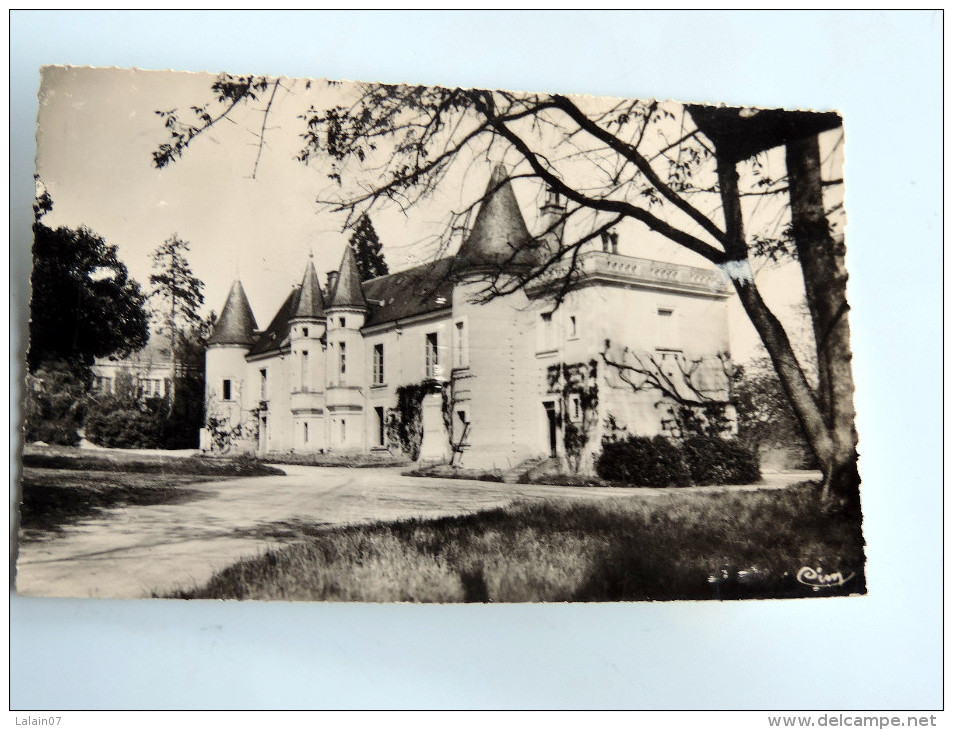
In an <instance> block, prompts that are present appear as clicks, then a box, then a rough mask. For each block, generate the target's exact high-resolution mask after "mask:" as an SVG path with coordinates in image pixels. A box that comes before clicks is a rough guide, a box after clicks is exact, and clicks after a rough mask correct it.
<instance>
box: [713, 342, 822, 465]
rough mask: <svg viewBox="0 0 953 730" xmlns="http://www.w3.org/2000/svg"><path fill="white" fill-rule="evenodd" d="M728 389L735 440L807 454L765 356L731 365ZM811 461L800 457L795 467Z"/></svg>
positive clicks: (753, 447) (756, 447)
mask: <svg viewBox="0 0 953 730" xmlns="http://www.w3.org/2000/svg"><path fill="white" fill-rule="evenodd" d="M731 391H732V402H733V403H734V406H735V412H736V414H737V427H738V439H739V440H740V441H742V442H743V443H744V444H745V445H746V446H747V447H748V448H749V449H751V450H752V451H758V450H761V449H765V448H788V449H789V448H794V449H795V450H797V451H799V452H801V454H802V455H805V456H806V455H808V454H810V447H809V446H808V443H807V439H805V437H804V431H803V429H802V428H801V424H800V423H799V422H798V420H797V416H796V415H795V413H794V409H793V408H792V407H791V403H790V401H789V400H788V398H787V396H786V395H785V393H784V388H782V387H781V381H780V380H779V379H778V375H777V373H776V372H775V371H774V368H773V367H772V365H771V360H770V359H769V358H768V357H767V356H766V355H765V356H763V357H758V358H755V359H753V360H751V361H749V362H747V363H745V364H744V365H735V366H734V368H733V372H732V373H731ZM805 461H806V463H805ZM811 461H812V459H811V458H810V457H808V458H807V459H806V460H805V459H802V460H801V462H802V463H801V464H799V465H798V466H802V465H803V466H810V465H812V464H811Z"/></svg>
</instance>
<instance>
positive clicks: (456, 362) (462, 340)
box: [453, 320, 470, 368]
mask: <svg viewBox="0 0 953 730" xmlns="http://www.w3.org/2000/svg"><path fill="white" fill-rule="evenodd" d="M469 365H470V351H469V343H468V342H467V327H466V322H465V321H463V320H460V321H459V322H456V323H454V326H453V366H454V367H455V368H465V367H468V366H469Z"/></svg>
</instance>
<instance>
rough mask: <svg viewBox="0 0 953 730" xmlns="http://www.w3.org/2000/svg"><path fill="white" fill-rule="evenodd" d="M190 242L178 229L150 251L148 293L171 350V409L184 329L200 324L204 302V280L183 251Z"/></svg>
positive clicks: (173, 404) (186, 250) (173, 401)
mask: <svg viewBox="0 0 953 730" xmlns="http://www.w3.org/2000/svg"><path fill="white" fill-rule="evenodd" d="M189 247H190V244H189V242H188V241H184V240H182V239H181V238H179V235H178V234H177V233H174V234H172V237H171V238H168V239H166V241H165V242H164V243H163V244H162V245H161V246H159V247H158V248H157V249H156V250H155V251H154V252H153V253H152V266H153V270H154V271H155V273H154V274H152V276H150V277H149V283H150V284H151V285H152V293H151V295H150V296H151V297H152V299H153V301H154V302H155V303H156V304H155V307H156V311H157V314H158V316H159V319H160V322H161V323H162V324H161V328H160V331H162V332H165V333H166V334H167V335H168V336H169V345H170V351H171V354H172V378H171V382H170V389H169V405H170V409H171V410H174V409H175V400H176V399H175V393H176V387H177V381H178V379H179V377H180V371H179V362H180V358H181V352H180V349H181V344H182V340H183V334H182V333H183V332H184V331H186V330H188V329H192V328H197V327H200V326H201V325H202V322H203V320H202V317H201V315H200V314H199V308H200V307H201V306H202V304H203V303H204V302H205V297H204V295H203V294H202V289H204V288H205V284H204V283H203V282H202V281H201V280H200V279H199V278H198V277H196V276H195V275H194V274H193V273H192V267H191V266H190V265H189V262H188V259H187V258H186V255H187V254H188V252H189Z"/></svg>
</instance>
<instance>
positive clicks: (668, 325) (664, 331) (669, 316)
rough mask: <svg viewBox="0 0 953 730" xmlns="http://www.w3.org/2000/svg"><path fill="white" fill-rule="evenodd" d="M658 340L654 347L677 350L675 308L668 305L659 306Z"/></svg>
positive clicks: (657, 318)
mask: <svg viewBox="0 0 953 730" xmlns="http://www.w3.org/2000/svg"><path fill="white" fill-rule="evenodd" d="M656 320H657V322H658V340H657V344H656V347H657V348H658V349H660V350H678V349H679V344H678V332H677V331H676V319H675V310H674V309H671V308H668V307H659V308H658V316H657V317H656Z"/></svg>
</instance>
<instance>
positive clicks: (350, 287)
mask: <svg viewBox="0 0 953 730" xmlns="http://www.w3.org/2000/svg"><path fill="white" fill-rule="evenodd" d="M334 307H353V308H356V309H366V308H367V302H366V301H364V294H363V293H362V292H361V272H360V270H359V269H358V268H357V259H356V258H355V257H354V249H353V248H351V247H350V246H345V247H344V256H342V257H341V268H340V269H338V278H337V283H335V285H334V291H333V292H332V294H331V303H330V304H328V309H332V308H334Z"/></svg>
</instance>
